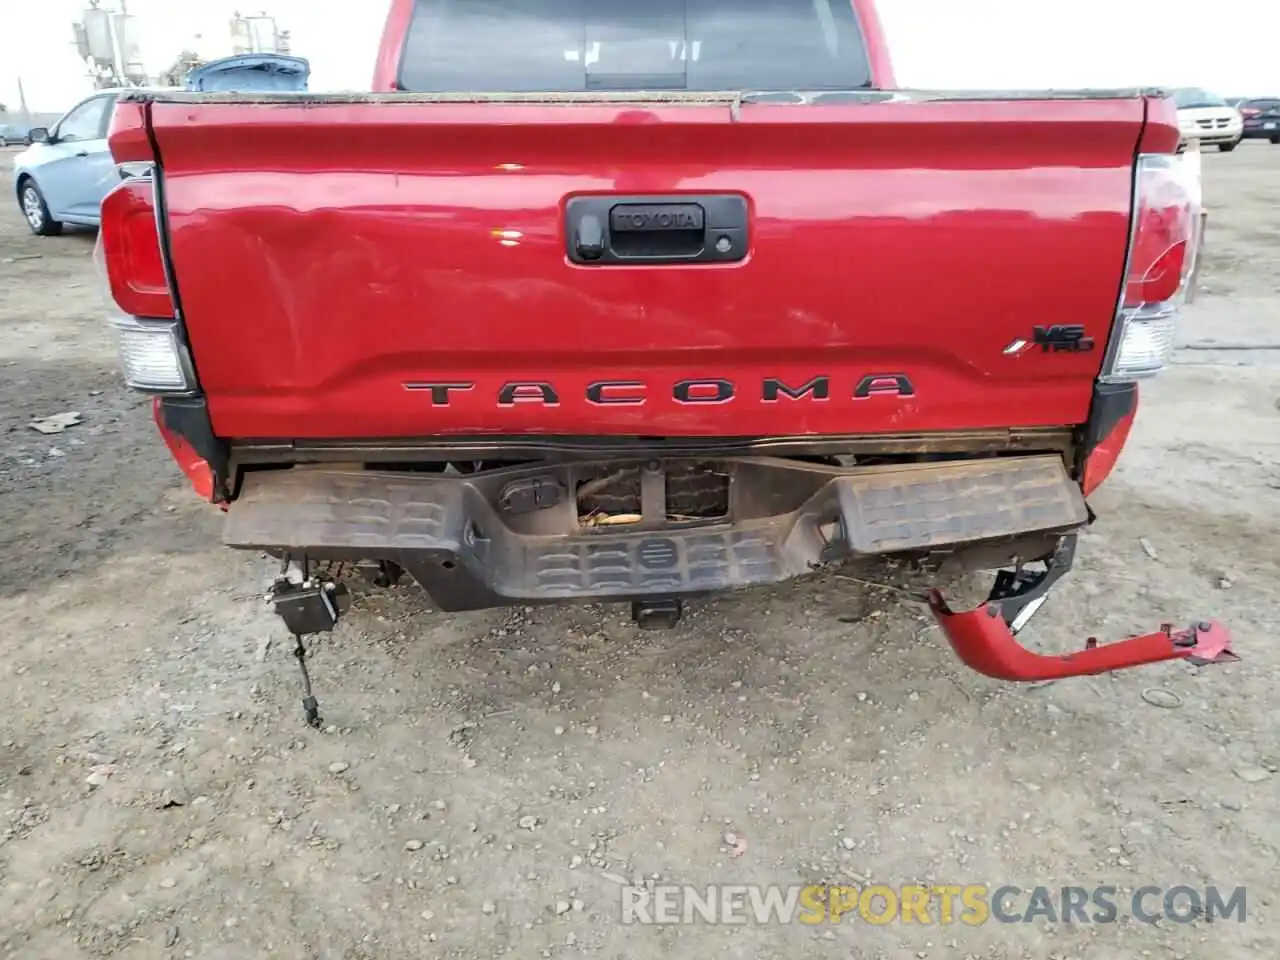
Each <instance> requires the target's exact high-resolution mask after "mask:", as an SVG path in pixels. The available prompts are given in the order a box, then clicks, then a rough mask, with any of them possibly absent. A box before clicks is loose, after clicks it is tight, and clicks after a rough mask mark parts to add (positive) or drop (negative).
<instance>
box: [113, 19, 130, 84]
mask: <svg viewBox="0 0 1280 960" xmlns="http://www.w3.org/2000/svg"><path fill="white" fill-rule="evenodd" d="M119 22H120V33H119V35H118V36H117V37H116V44H117V46H118V47H119V59H118V60H117V61H116V76H117V77H118V78H119V79H120V86H122V87H123V86H127V85H128V80H129V77H128V72H127V71H128V62H127V61H128V57H129V48H128V47H127V46H125V40H126V37H125V34H126V33H127V32H128V27H129V0H120V21H119Z"/></svg>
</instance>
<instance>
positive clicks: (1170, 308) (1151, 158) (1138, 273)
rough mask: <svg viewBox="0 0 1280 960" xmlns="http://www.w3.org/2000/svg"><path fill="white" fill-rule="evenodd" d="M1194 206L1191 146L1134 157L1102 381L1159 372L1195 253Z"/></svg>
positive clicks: (1195, 165)
mask: <svg viewBox="0 0 1280 960" xmlns="http://www.w3.org/2000/svg"><path fill="white" fill-rule="evenodd" d="M1200 207H1201V203H1200V153H1199V149H1198V147H1197V146H1196V145H1194V144H1192V145H1191V146H1190V147H1188V149H1187V150H1186V151H1185V152H1183V153H1180V154H1146V155H1143V156H1141V157H1140V158H1139V159H1138V166H1137V171H1136V176H1135V182H1134V202H1133V222H1132V240H1131V241H1130V244H1129V261H1128V268H1127V271H1126V274H1125V282H1124V290H1123V292H1122V294H1121V297H1120V304H1119V307H1118V312H1117V317H1116V328H1115V331H1114V333H1113V334H1112V338H1111V346H1110V350H1109V353H1108V357H1107V362H1106V364H1105V366H1104V368H1103V371H1102V376H1101V379H1102V380H1103V381H1105V382H1111V383H1114V382H1121V381H1130V380H1138V379H1141V378H1143V377H1149V376H1153V375H1154V374H1156V373H1158V372H1159V371H1160V370H1161V369H1162V368H1163V367H1164V364H1165V360H1166V359H1167V358H1168V355H1169V353H1170V352H1171V351H1172V349H1173V341H1174V335H1175V333H1176V330H1177V324H1178V320H1179V319H1180V318H1181V315H1182V307H1183V305H1184V304H1185V303H1186V301H1187V294H1188V291H1189V286H1190V283H1191V277H1192V272H1193V269H1194V267H1195V263H1196V257H1197V255H1198V253H1199V246H1200Z"/></svg>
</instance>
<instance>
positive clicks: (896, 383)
mask: <svg viewBox="0 0 1280 960" xmlns="http://www.w3.org/2000/svg"><path fill="white" fill-rule="evenodd" d="M797 379H798V378H797ZM403 387H404V389H406V390H409V391H413V392H415V393H429V394H430V395H431V405H432V406H433V407H447V406H450V405H451V403H452V401H453V400H454V395H455V394H458V393H468V392H471V391H473V390H475V389H476V384H475V383H474V382H473V381H469V380H462V381H430V380H425V381H421V380H415V381H410V382H407V383H405V384H403ZM915 393H916V389H915V385H914V384H912V382H911V379H910V378H909V377H908V376H907V375H906V374H903V373H870V374H867V375H866V376H863V377H861V378H859V379H858V380H857V381H856V382H855V383H854V384H853V386H852V397H853V399H855V400H866V399H869V398H871V397H913V396H915ZM738 394H739V391H738V387H737V385H736V384H734V382H733V381H732V380H726V379H724V378H722V377H701V378H691V379H688V380H678V381H676V382H675V383H674V384H672V386H671V394H670V395H671V399H672V400H674V401H675V402H676V403H679V404H687V405H697V404H715V403H728V402H729V401H731V400H733V399H735V398H736V397H737V396H738ZM583 396H584V399H585V400H586V402H587V403H590V404H593V405H595V406H601V407H606V406H632V407H638V406H641V405H642V404H644V403H646V402H647V401H648V399H649V385H647V384H646V383H645V382H644V381H643V380H594V381H592V382H591V383H589V384H588V385H587V387H586V389H585V390H584V392H583ZM758 396H759V398H760V401H761V402H763V403H779V402H781V401H782V399H783V398H784V397H785V398H786V399H788V400H795V401H808V402H818V403H821V402H824V401H826V400H829V399H830V398H831V377H829V376H828V375H826V374H818V375H817V376H814V377H810V378H809V379H808V380H806V381H804V382H802V383H797V384H796V385H795V386H792V384H791V383H788V382H787V381H786V380H784V379H782V378H781V377H766V378H765V379H764V380H763V381H762V382H761V385H760V392H759V394H758ZM846 396H849V394H846ZM497 403H498V405H499V406H503V407H512V406H515V405H516V404H526V403H540V404H543V405H545V406H549V407H554V406H559V405H560V403H561V400H560V391H559V390H557V389H556V386H555V385H554V384H552V383H550V382H548V381H545V380H518V381H512V382H509V383H504V384H503V385H502V387H501V388H500V389H499V390H498V395H497Z"/></svg>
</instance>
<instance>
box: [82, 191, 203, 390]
mask: <svg viewBox="0 0 1280 960" xmlns="http://www.w3.org/2000/svg"><path fill="white" fill-rule="evenodd" d="M121 176H122V177H127V179H124V180H122V181H121V183H120V184H119V185H118V186H116V187H115V188H114V189H113V190H112V191H111V192H110V193H108V194H107V196H106V198H105V199H104V200H103V201H102V220H101V227H100V229H99V231H98V244H97V249H96V250H95V251H94V258H95V260H96V261H97V262H98V265H99V269H100V271H101V273H102V275H103V279H104V281H105V284H106V287H107V292H108V294H109V296H110V300H111V303H112V305H113V306H114V307H115V308H116V310H115V311H113V314H112V317H111V325H112V326H113V327H115V329H116V334H117V340H118V343H119V348H120V364H121V367H122V368H123V370H124V378H125V382H126V383H127V384H128V385H129V386H131V387H133V388H134V389H135V390H145V391H147V392H149V393H188V392H190V391H191V390H193V389H194V388H195V377H194V375H193V374H192V370H191V363H190V360H189V359H188V353H187V350H186V346H185V344H184V341H183V337H182V331H181V327H180V325H179V322H178V319H177V316H176V311H175V310H174V304H173V297H172V295H171V294H170V291H169V278H168V274H167V272H166V270H165V262H164V253H163V250H162V248H161V246H160V228H159V224H158V222H157V220H156V201H155V182H154V180H153V179H152V177H151V175H150V174H149V172H145V173H140V172H139V171H136V170H123V169H122V172H121Z"/></svg>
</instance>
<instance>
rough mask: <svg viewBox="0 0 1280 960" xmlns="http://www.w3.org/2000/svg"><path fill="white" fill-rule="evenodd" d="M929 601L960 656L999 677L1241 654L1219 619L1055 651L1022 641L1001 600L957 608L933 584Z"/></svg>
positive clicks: (1054, 676)
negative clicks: (1047, 651)
mask: <svg viewBox="0 0 1280 960" xmlns="http://www.w3.org/2000/svg"><path fill="white" fill-rule="evenodd" d="M929 606H930V608H931V609H932V610H933V615H934V617H935V618H937V621H938V625H939V626H941V627H942V632H943V633H945V634H946V635H947V640H948V641H949V642H950V644H951V649H953V650H954V651H955V652H956V656H958V657H959V658H960V659H961V660H962V661H963V662H964V663H965V664H966V665H967V666H969V667H970V668H972V669H974V670H976V671H978V673H982V674H985V675H986V676H988V677H994V678H996V679H997V680H1016V681H1036V680H1060V679H1062V678H1064V677H1083V676H1089V675H1091V674H1095V673H1106V672H1108V671H1110V670H1124V669H1126V668H1128V667H1141V666H1145V665H1146V664H1149V663H1160V662H1162V661H1164V660H1189V661H1190V662H1192V663H1194V664H1197V665H1204V664H1210V663H1235V662H1236V661H1238V660H1239V659H1240V658H1239V657H1237V656H1236V655H1235V654H1234V653H1232V652H1231V636H1230V634H1229V633H1228V632H1227V629H1226V627H1224V626H1222V625H1221V624H1219V623H1210V622H1201V623H1196V624H1193V625H1192V626H1190V627H1188V628H1187V629H1185V630H1176V631H1175V630H1174V629H1173V627H1172V626H1171V625H1169V624H1164V625H1162V626H1161V627H1160V629H1159V630H1156V631H1154V632H1152V633H1144V634H1142V635H1141V636H1137V637H1130V638H1128V639H1127V640H1119V641H1116V642H1115V643H1107V644H1102V645H1099V643H1098V641H1097V638H1095V637H1090V638H1089V639H1088V640H1087V641H1086V642H1085V647H1084V649H1083V650H1081V651H1079V652H1077V653H1069V654H1065V655H1053V654H1039V653H1033V652H1032V651H1030V650H1028V649H1027V648H1026V647H1024V646H1023V645H1022V644H1021V643H1019V642H1018V641H1017V639H1016V638H1015V637H1014V635H1013V631H1012V630H1011V629H1010V627H1009V623H1008V622H1007V621H1006V620H1005V618H1004V616H1003V615H1002V612H1001V609H1000V607H999V605H998V604H996V603H991V602H988V603H986V604H984V605H983V606H981V607H978V608H977V609H975V610H969V611H967V612H965V613H954V612H952V610H951V609H950V608H949V607H948V606H947V602H946V601H945V600H944V599H943V598H942V594H941V593H940V592H938V591H937V590H933V591H931V592H930V594H929Z"/></svg>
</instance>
